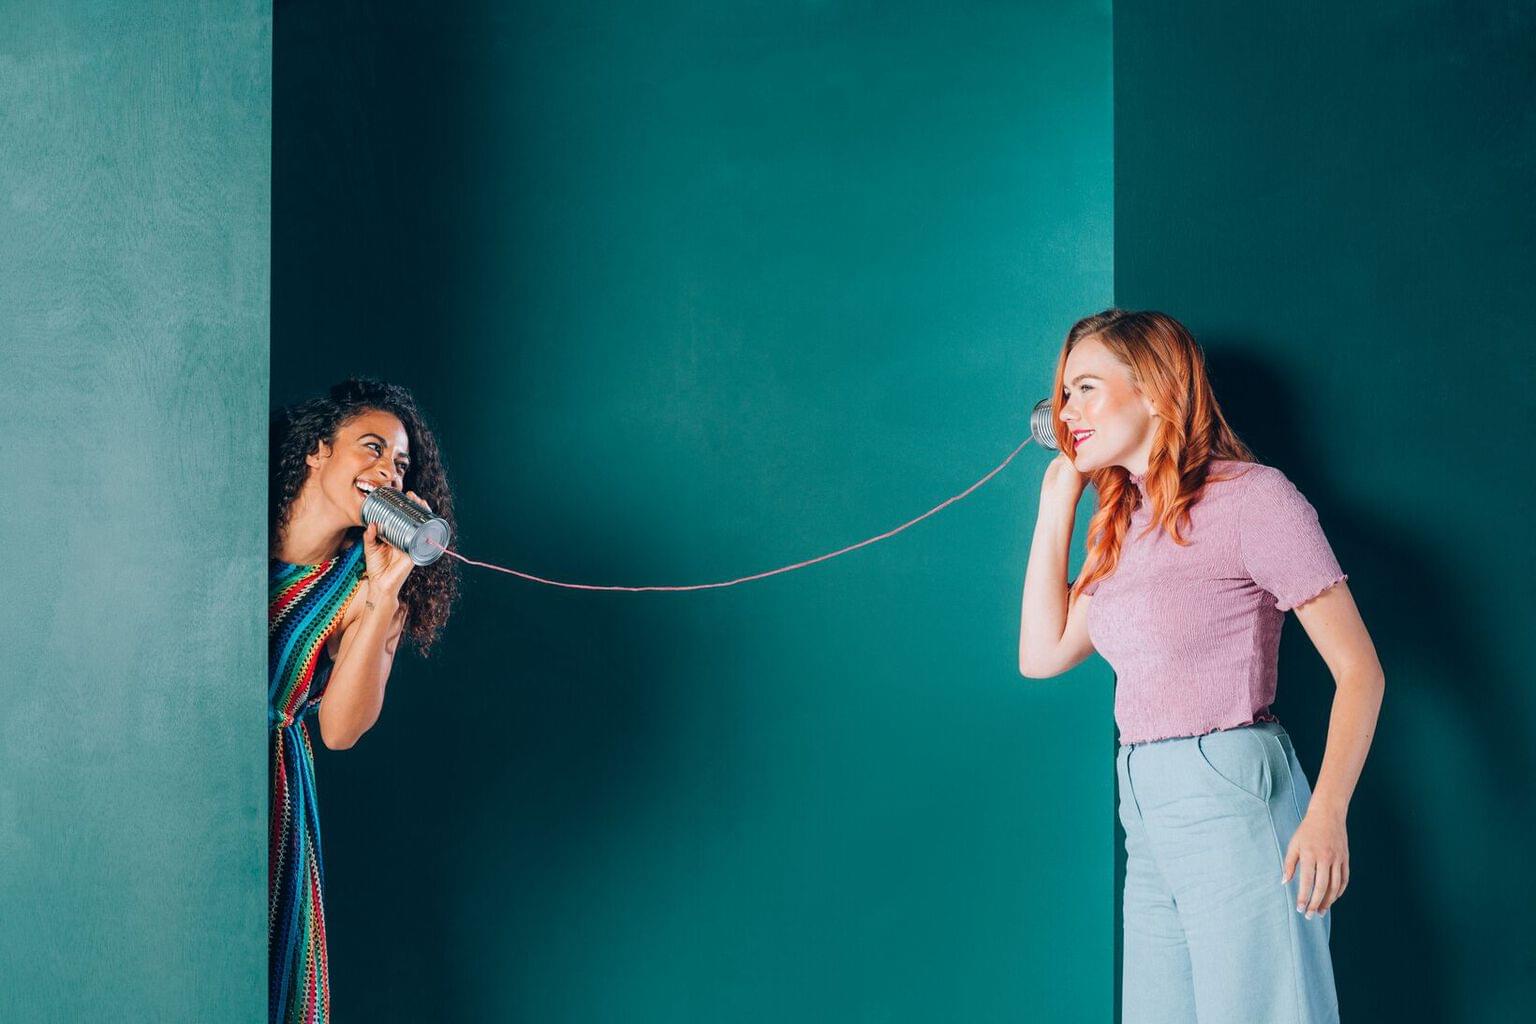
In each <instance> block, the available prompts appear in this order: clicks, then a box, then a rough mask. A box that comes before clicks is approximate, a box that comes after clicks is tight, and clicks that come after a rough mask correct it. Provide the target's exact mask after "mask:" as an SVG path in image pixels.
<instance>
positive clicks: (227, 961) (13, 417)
mask: <svg viewBox="0 0 1536 1024" xmlns="http://www.w3.org/2000/svg"><path fill="white" fill-rule="evenodd" d="M270 132H271V12H270V10H269V8H268V6H267V5H265V4H260V3H249V2H236V3H226V4H221V5H209V6H194V5H188V4H180V3H165V2H159V0H141V2H138V3H134V4H122V3H5V4H0V386H3V388H4V396H5V400H4V402H3V403H0V438H3V441H0V451H3V452H4V465H5V471H6V472H5V475H6V478H7V481H8V483H9V484H10V486H11V487H12V492H11V494H10V496H9V499H8V504H9V508H10V513H9V514H8V516H7V520H8V523H9V524H10V529H8V530H7V544H8V547H7V552H8V553H7V557H6V564H5V568H4V569H3V570H0V601H3V604H4V606H5V610H4V613H3V614H0V649H3V650H4V651H5V665H4V668H3V669H0V704H3V707H4V710H3V711H0V908H3V910H0V1020H5V1021H7V1022H31V1021H68V1022H75V1021H104V1020H123V1021H127V1020H135V1021H151V1020H154V1021H215V1020H217V1021H234V1020H257V1019H260V1015H261V1014H262V1013H263V1012H264V1008H265V1005H266V993H265V958H266V935H265V929H266V897H265V886H266V878H265V869H266V846H265V834H266V833H265V801H266V797H265V788H266V760H265V742H264V731H265V712H264V709H263V707H262V693H261V685H262V684H261V680H262V679H263V678H264V677H265V674H266V647H265V642H264V638H265V627H264V618H263V609H264V608H265V580H264V575H263V573H262V571H261V566H262V559H263V558H264V555H265V550H266V529H265V525H264V515H263V512H262V509H263V506H264V505H265V501H266V479H265V478H266V472H265V462H266V437H265V425H266V413H267V406H268V403H269V398H268V335H267V325H268V287H267V281H268V266H269V248H268V245H269V218H270V201H269V196H270V143H271V135H270Z"/></svg>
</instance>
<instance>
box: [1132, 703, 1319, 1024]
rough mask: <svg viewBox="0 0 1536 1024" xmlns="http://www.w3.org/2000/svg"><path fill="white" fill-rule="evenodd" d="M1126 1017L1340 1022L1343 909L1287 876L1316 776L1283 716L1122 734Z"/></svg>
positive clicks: (1206, 1022) (1135, 1021)
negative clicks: (1337, 952)
mask: <svg viewBox="0 0 1536 1024" xmlns="http://www.w3.org/2000/svg"><path fill="white" fill-rule="evenodd" d="M1115 765H1116V771H1117V774H1118V776H1119V782H1120V823H1121V824H1122V825H1123V826H1124V827H1125V851H1126V868H1125V893H1124V916H1125V969H1124V972H1123V975H1122V979H1121V984H1122V989H1121V1004H1122V1007H1123V1011H1124V1015H1123V1018H1122V1019H1123V1021H1124V1024H1197V1022H1198V1024H1282V1022H1283V1024H1326V1022H1330V1021H1333V1022H1336V1021H1338V1019H1339V1004H1338V997H1337V995H1336V993H1335V990H1334V984H1333V961H1332V958H1331V957H1330V955H1329V952H1328V935H1329V931H1330V927H1331V924H1332V918H1333V911H1332V910H1329V911H1328V912H1327V913H1325V914H1314V915H1313V917H1312V920H1310V921H1308V920H1307V919H1306V918H1305V917H1304V916H1303V915H1302V914H1300V913H1298V912H1297V910H1296V900H1297V893H1298V891H1299V886H1300V879H1301V872H1300V869H1299V868H1298V869H1297V871H1296V873H1295V874H1294V875H1293V876H1292V878H1291V880H1290V881H1289V882H1288V883H1286V884H1285V885H1283V886H1282V885H1281V884H1280V876H1281V868H1282V866H1283V864H1284V862H1285V851H1286V847H1287V846H1288V845H1289V844H1290V841H1291V836H1292V835H1293V834H1294V833H1295V831H1296V828H1297V826H1298V825H1300V824H1301V819H1302V817H1303V816H1304V815H1305V814H1306V812H1307V804H1308V802H1309V801H1310V800H1311V799H1312V787H1311V786H1310V785H1309V784H1308V782H1307V777H1306V775H1305V774H1304V773H1303V772H1302V770H1301V765H1300V764H1299V763H1298V762H1297V760H1296V751H1295V749H1294V748H1293V747H1292V746H1291V738H1290V736H1289V735H1287V734H1286V731H1285V730H1284V729H1283V728H1281V726H1280V725H1279V724H1278V723H1275V722H1259V723H1256V724H1253V725H1246V726H1239V727H1237V728H1234V729H1222V730H1218V731H1216V732H1212V733H1207V734H1205V735H1204V736H1187V737H1179V738H1175V739H1165V740H1153V741H1151V742H1147V743H1130V744H1122V745H1121V746H1120V748H1119V752H1118V754H1117V755H1116V758H1115Z"/></svg>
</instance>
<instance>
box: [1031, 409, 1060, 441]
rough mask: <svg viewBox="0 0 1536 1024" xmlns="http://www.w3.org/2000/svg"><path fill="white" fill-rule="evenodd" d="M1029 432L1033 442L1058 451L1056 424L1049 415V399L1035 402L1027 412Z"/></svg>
mask: <svg viewBox="0 0 1536 1024" xmlns="http://www.w3.org/2000/svg"><path fill="white" fill-rule="evenodd" d="M1029 432H1030V434H1031V435H1032V436H1033V437H1034V439H1035V444H1038V445H1039V446H1040V447H1042V448H1049V449H1050V450H1051V451H1053V452H1054V451H1060V450H1061V446H1060V445H1058V444H1057V443H1056V425H1055V420H1054V419H1053V417H1052V416H1051V400H1050V399H1049V398H1042V399H1040V401H1038V402H1036V403H1035V408H1034V409H1033V410H1032V411H1031V412H1030V414H1029Z"/></svg>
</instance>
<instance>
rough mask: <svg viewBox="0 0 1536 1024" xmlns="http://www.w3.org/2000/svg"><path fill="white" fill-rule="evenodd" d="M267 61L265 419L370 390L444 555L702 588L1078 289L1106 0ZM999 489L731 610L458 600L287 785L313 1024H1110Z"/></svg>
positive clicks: (893, 9) (1041, 380) (732, 10)
mask: <svg viewBox="0 0 1536 1024" xmlns="http://www.w3.org/2000/svg"><path fill="white" fill-rule="evenodd" d="M275 31H276V50H275V61H276V86H275V89H276V93H275V117H276V136H275V143H274V145H275V150H274V159H275V166H274V176H275V191H274V224H273V239H274V265H273V343H274V347H273V397H274V399H275V400H278V401H282V402H288V401H292V400H294V399H296V398H298V397H301V396H304V395H307V394H310V393H313V392H316V391H319V390H320V389H321V388H323V387H324V386H326V385H327V384H329V383H331V382H332V381H333V380H334V379H336V378H339V377H341V376H343V375H345V374H347V373H351V372H357V371H366V372H371V373H375V374H377V375H380V376H385V377H389V378H391V379H395V380H398V381H400V382H402V383H405V384H407V385H409V386H411V387H413V388H415V389H416V390H417V393H418V397H419V398H420V400H421V402H422V404H423V406H424V407H425V408H426V410H427V411H428V413H429V414H430V415H431V416H432V417H433V418H434V419H435V421H436V422H437V424H438V426H439V429H440V431H441V434H442V440H443V443H444V445H445V448H446V451H447V456H448V459H449V466H450V470H451V471H452V472H453V473H454V478H455V480H456V485H457V488H458V499H459V503H458V509H459V516H460V522H461V525H462V534H463V536H462V538H461V540H462V545H463V548H462V549H463V551H464V552H465V553H466V554H467V555H469V557H473V558H482V559H490V560H493V561H498V562H502V563H504V564H510V565H514V566H517V567H519V568H522V569H524V570H527V571H530V572H535V573H538V574H540V575H546V576H554V577H561V578H568V579H574V580H577V581H585V582H615V583H655V582H702V581H706V580H711V579H721V578H729V577H732V576H737V575H742V574H745V573H750V572H755V571H761V570H764V569H768V568H772V567H773V566H776V565H782V564H785V563H789V562H793V561H796V560H799V559H801V558H805V557H809V556H811V555H814V554H818V553H820V552H822V551H826V550H830V549H833V548H836V547H839V546H842V545H844V544H848V543H852V542H853V541H856V540H859V539H861V538H863V537H867V536H870V535H872V534H876V533H879V532H881V531H883V530H885V529H888V528H890V527H893V526H895V525H897V524H898V523H900V522H902V521H903V520H904V519H906V518H908V517H909V516H912V515H916V514H917V513H919V512H921V511H923V510H925V509H927V508H929V507H931V506H932V505H934V504H937V503H938V502H939V501H940V500H942V499H943V498H945V497H948V496H949V495H951V494H954V493H956V492H957V491H959V490H961V489H963V488H964V487H965V486H967V485H968V484H970V483H971V482H973V481H974V480H976V479H977V478H979V477H980V476H981V475H982V474H983V473H985V472H986V471H987V470H988V469H990V468H992V467H993V466H994V465H995V464H996V463H997V462H998V461H1000V460H1001V458H1002V457H1003V456H1004V455H1006V454H1007V453H1008V452H1009V451H1010V450H1011V449H1012V448H1013V447H1014V445H1016V444H1017V443H1018V442H1019V440H1021V439H1022V437H1023V436H1024V433H1025V432H1026V430H1027V426H1026V413H1027V411H1028V409H1029V407H1030V406H1031V405H1032V404H1033V403H1034V402H1035V401H1036V400H1038V399H1039V398H1040V397H1043V396H1044V394H1045V393H1046V390H1047V389H1048V388H1049V386H1050V371H1051V369H1052V367H1053V365H1054V363H1053V359H1054V356H1055V353H1056V351H1057V349H1058V347H1059V345H1060V343H1061V340H1062V338H1063V336H1064V335H1065V332H1066V329H1067V327H1068V326H1069V325H1070V324H1071V322H1072V321H1073V320H1074V319H1075V318H1076V317H1078V316H1081V315H1083V314H1084V313H1086V312H1090V311H1094V310H1098V309H1101V308H1103V307H1104V306H1106V305H1108V304H1109V302H1110V299H1111V297H1112V294H1111V278H1110V270H1111V252H1110V242H1111V230H1110V228H1111V222H1110V215H1111V209H1110V206H1111V197H1112V191H1111V190H1112V172H1111V163H1110V161H1111V156H1112V146H1111V139H1110V125H1111V106H1110V48H1109V44H1110V36H1109V33H1110V21H1109V9H1108V4H1107V3H1073V4H1065V5H1063V4H1054V3H1053V4H1045V3H1025V4H1007V5H998V4H961V5H959V6H956V7H944V8H942V9H939V8H934V7H933V6H932V5H924V4H888V3H883V4H825V5H776V4H773V5H759V4H726V5H713V6H711V5H699V4H685V5H683V4H668V3H663V4H659V5H658V4H655V3H646V4H630V3H612V2H604V3H577V4H571V3H558V4H555V3H549V4H544V3H535V4H519V5H513V6H507V5H490V4H484V5H467V6H466V5H456V6H454V7H453V8H451V9H448V10H444V9H443V8H442V7H440V6H437V5H427V4H425V3H421V4H415V3H394V4H387V5H383V6H380V5H376V4H362V3H335V4H328V5H320V4H312V3H311V4H304V3H285V4H281V5H279V7H278V9H277V12H276V29H275ZM1045 461H1046V460H1045V459H1044V458H1042V457H1040V456H1039V454H1038V453H1036V452H1034V451H1027V452H1026V453H1025V454H1024V455H1021V456H1020V459H1019V460H1018V461H1017V462H1016V463H1015V465H1014V467H1011V468H1010V469H1009V471H1008V472H1006V473H1005V474H1003V475H1002V476H1000V477H999V478H998V479H996V480H994V481H993V482H992V483H991V484H990V485H989V486H988V487H987V488H985V489H983V490H982V491H980V492H978V493H976V494H975V495H973V496H972V497H971V498H970V499H968V500H967V501H966V502H964V503H961V504H960V505H957V506H954V507H952V508H950V509H949V510H947V511H946V512H945V513H943V514H942V515H941V516H940V517H937V518H935V519H932V520H929V521H927V522H925V523H923V524H921V525H920V526H919V527H917V528H914V529H913V530H911V531H908V532H907V533H904V534H902V535H900V536H899V537H897V538H894V539H893V540H891V541H888V542H886V543H884V544H882V545H878V546H875V547H873V548H866V549H863V550H861V551H858V552H855V553H854V554H852V555H850V556H847V557H845V558H842V559H838V560H836V561H833V562H831V563H826V564H822V565H818V566H815V567H813V568H811V569H809V570H805V571H803V572H800V573H795V574H791V575H788V576H781V577H776V578H774V579H770V580H765V581H761V582H758V583H755V584H749V585H747V586H743V587H741V588H737V589H731V590H725V591H710V592H705V593H701V594H690V595H677V594H642V595H621V594H591V593H571V592H564V591H557V590H552V589H546V588H540V587H537V586H534V585H531V584H528V583H524V582H520V581H518V580H515V579H513V578H510V577H507V576H503V575H500V574H493V573H489V572H484V571H482V570H474V569H470V570H467V571H466V575H465V600H464V603H463V606H462V608H461V609H460V611H459V612H458V615H457V618H456V619H455V620H454V621H453V622H452V623H451V624H450V626H449V628H448V632H447V633H446V634H445V636H444V639H443V647H442V650H441V654H440V656H439V655H438V654H434V656H433V658H432V659H431V661H429V662H426V663H423V662H421V661H420V660H419V659H414V658H413V657H411V656H409V655H405V656H402V657H401V659H400V660H399V662H398V664H397V668H396V670H395V675H394V676H393V677H392V679H391V681H390V684H389V696H388V700H387V702H386V706H385V710H384V715H383V718H382V720H381V721H380V723H379V724H378V726H377V727H376V728H375V729H374V730H373V731H372V732H371V733H370V734H369V735H367V736H365V737H364V738H363V740H362V741H361V742H360V743H359V744H358V745H357V746H356V747H355V748H353V749H351V750H348V751H346V752H343V753H333V752H329V751H323V750H322V751H320V752H319V753H318V761H319V763H318V768H317V772H318V776H319V780H318V784H319V791H320V798H321V803H322V815H323V821H324V836H325V842H326V857H327V871H328V874H327V883H328V887H329V892H330V903H329V921H328V923H329V935H330V938H331V954H332V958H333V959H332V967H333V974H332V990H333V995H334V998H335V1002H336V1005H337V1007H338V1008H339V1009H338V1014H339V1015H345V1016H347V1017H348V1018H351V1017H357V1018H358V1019H366V1020H378V1021H384V1020H422V1019H442V1020H537V1021H556V1020H559V1021H611V1020H620V1019H622V1020H626V1021H635V1022H639V1021H668V1022H674V1021H683V1020H711V1021H732V1022H752V1021H763V1022H769V1021H772V1022H781V1021H786V1020H837V1021H914V1022H917V1021H922V1022H931V1021H935V1020H965V1021H1004V1020H1008V1021H1014V1020H1020V1019H1039V1020H1052V1021H1073V1020H1084V1021H1090V1020H1098V1021H1102V1020H1106V1019H1108V1017H1109V1015H1110V1013H1111V1009H1112V1007H1111V1000H1112V967H1113V948H1114V947H1113V932H1112V927H1111V926H1112V915H1113V905H1112V904H1113V893H1112V891H1111V881H1112V876H1113V846H1112V844H1113V832H1112V829H1113V823H1112V819H1113V813H1114V812H1113V804H1112V798H1113V793H1112V791H1113V778H1114V768H1113V758H1114V747H1113V743H1114V732H1113V722H1112V720H1111V714H1110V699H1111V677H1110V674H1109V671H1108V669H1107V667H1106V666H1104V665H1102V664H1097V665H1090V666H1084V667H1083V668H1082V669H1080V670H1079V671H1077V672H1075V673H1073V674H1072V675H1071V676H1069V677H1064V678H1060V679H1055V680H1049V681H1039V680H1024V679H1021V678H1020V676H1019V674H1018V672H1017V666H1016V662H1017V657H1016V653H1017V629H1018V610H1019V604H1018V602H1019V589H1020V587H1021V585H1022V582H1023V576H1024V564H1025V559H1026V556H1027V550H1028V542H1029V536H1030V529H1031V523H1032V517H1033V515H1034V510H1035V508H1036V505H1037V496H1036V487H1037V482H1038V480H1039V478H1040V473H1041V471H1042V470H1043V467H1044V465H1045Z"/></svg>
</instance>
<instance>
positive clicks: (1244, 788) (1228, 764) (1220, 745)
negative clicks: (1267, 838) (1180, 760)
mask: <svg viewBox="0 0 1536 1024" xmlns="http://www.w3.org/2000/svg"><path fill="white" fill-rule="evenodd" d="M1195 753H1196V754H1197V755H1198V756H1199V758H1200V763H1201V764H1202V765H1204V767H1205V771H1206V774H1208V775H1210V776H1212V777H1213V778H1214V779H1215V780H1216V781H1217V782H1219V783H1220V784H1221V785H1223V786H1226V787H1227V788H1229V789H1234V790H1236V791H1237V792H1239V793H1241V794H1243V796H1245V797H1247V798H1248V799H1250V800H1257V801H1258V802H1259V803H1261V804H1267V803H1269V795H1270V793H1271V792H1273V788H1274V779H1273V776H1272V775H1271V773H1270V767H1269V754H1268V750H1267V748H1266V747H1265V743H1264V737H1263V736H1260V735H1258V734H1256V733H1255V732H1254V731H1253V730H1252V729H1249V728H1246V727H1243V726H1239V727H1237V728H1235V729H1218V730H1217V731H1216V732H1208V733H1206V734H1205V735H1203V736H1196V737H1195Z"/></svg>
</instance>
